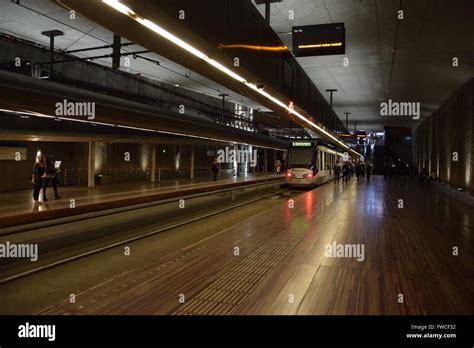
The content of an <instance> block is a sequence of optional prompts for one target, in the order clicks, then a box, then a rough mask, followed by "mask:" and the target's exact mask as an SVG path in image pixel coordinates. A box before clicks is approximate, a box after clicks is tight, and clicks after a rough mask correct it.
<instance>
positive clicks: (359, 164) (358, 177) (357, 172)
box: [355, 161, 362, 181]
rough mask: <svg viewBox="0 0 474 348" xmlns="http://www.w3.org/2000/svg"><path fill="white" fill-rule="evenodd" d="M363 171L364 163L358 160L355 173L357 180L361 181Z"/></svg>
mask: <svg viewBox="0 0 474 348" xmlns="http://www.w3.org/2000/svg"><path fill="white" fill-rule="evenodd" d="M361 173H362V163H360V161H357V164H356V166H355V174H356V178H357V181H360V174H361Z"/></svg>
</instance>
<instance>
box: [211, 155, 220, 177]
mask: <svg viewBox="0 0 474 348" xmlns="http://www.w3.org/2000/svg"><path fill="white" fill-rule="evenodd" d="M212 173H213V174H214V181H217V176H218V175H219V162H218V161H217V158H214V161H212Z"/></svg>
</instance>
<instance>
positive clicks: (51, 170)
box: [43, 156, 61, 202]
mask: <svg viewBox="0 0 474 348" xmlns="http://www.w3.org/2000/svg"><path fill="white" fill-rule="evenodd" d="M45 172H46V175H45V178H44V183H43V201H44V202H46V201H48V198H47V195H46V190H47V188H48V185H49V182H50V181H51V182H52V184H53V189H54V198H55V199H60V198H61V197H59V195H58V174H59V173H60V172H61V171H60V170H59V169H58V168H56V167H55V166H54V157H53V156H48V157H46V166H45Z"/></svg>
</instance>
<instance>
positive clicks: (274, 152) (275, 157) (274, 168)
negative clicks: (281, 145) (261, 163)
mask: <svg viewBox="0 0 474 348" xmlns="http://www.w3.org/2000/svg"><path fill="white" fill-rule="evenodd" d="M276 163H277V150H276V149H273V172H274V174H276Z"/></svg>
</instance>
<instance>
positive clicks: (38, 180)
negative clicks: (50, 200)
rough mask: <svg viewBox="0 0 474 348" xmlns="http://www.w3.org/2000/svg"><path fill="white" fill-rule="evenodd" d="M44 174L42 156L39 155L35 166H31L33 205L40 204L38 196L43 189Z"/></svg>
mask: <svg viewBox="0 0 474 348" xmlns="http://www.w3.org/2000/svg"><path fill="white" fill-rule="evenodd" d="M44 174H45V163H44V156H43V155H42V154H39V155H38V156H36V161H35V164H34V165H33V173H32V175H31V183H32V184H33V201H34V204H35V205H38V204H40V202H39V194H40V191H41V188H42V187H43V177H44Z"/></svg>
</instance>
